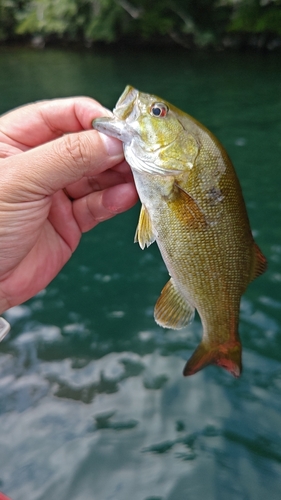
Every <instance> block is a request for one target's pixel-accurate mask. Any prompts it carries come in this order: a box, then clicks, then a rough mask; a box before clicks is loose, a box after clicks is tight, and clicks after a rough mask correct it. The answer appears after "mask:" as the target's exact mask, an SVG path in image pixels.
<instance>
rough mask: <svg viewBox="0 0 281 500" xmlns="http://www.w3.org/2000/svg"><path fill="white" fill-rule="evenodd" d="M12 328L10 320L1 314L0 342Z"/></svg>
mask: <svg viewBox="0 0 281 500" xmlns="http://www.w3.org/2000/svg"><path fill="white" fill-rule="evenodd" d="M10 329H11V326H10V324H9V323H8V321H7V320H6V319H5V318H2V317H1V316H0V342H1V341H2V340H3V339H4V338H5V337H6V335H7V334H8V333H9V331H10Z"/></svg>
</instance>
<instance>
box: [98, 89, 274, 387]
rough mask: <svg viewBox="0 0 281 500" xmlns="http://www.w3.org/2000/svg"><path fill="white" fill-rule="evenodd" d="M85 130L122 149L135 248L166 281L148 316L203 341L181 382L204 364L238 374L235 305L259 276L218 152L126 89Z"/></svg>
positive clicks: (226, 164) (208, 138)
mask: <svg viewBox="0 0 281 500" xmlns="http://www.w3.org/2000/svg"><path fill="white" fill-rule="evenodd" d="M93 127H94V129H96V130H98V131H99V132H101V133H104V134H107V135H109V136H112V137H116V138H118V139H120V141H122V142H123V148H124V156H125V158H126V160H127V162H128V164H129V165H130V167H131V170H132V173H133V177H134V181H135V185H136V189H137V191H138V194H139V198H140V201H141V204H142V206H141V211H140V216H139V221H138V225H137V230H136V234H135V241H136V242H138V243H139V245H140V247H141V248H142V249H144V248H145V247H149V245H151V244H152V243H153V242H154V241H156V243H157V245H158V247H159V250H160V253H161V255H162V258H163V260H164V263H165V265H166V267H167V270H168V273H169V276H170V279H169V281H168V282H167V284H166V285H165V286H164V288H163V290H162V292H161V294H160V296H159V298H158V300H157V302H156V304H155V308H154V318H155V321H156V323H157V324H159V325H160V326H162V327H164V328H170V329H174V330H177V329H181V328H184V327H185V326H186V325H188V324H189V323H190V322H191V321H192V320H193V318H194V314H195V311H197V313H198V314H199V317H200V319H201V323H202V328H203V335H202V340H201V342H200V343H199V345H198V347H197V348H196V349H195V351H194V353H193V354H192V356H191V357H190V359H189V360H188V361H187V363H186V365H185V368H184V371H183V374H184V375H185V376H187V375H192V374H194V373H196V372H198V371H199V370H201V369H202V368H204V367H206V366H207V365H209V364H214V365H218V366H220V367H222V368H224V369H225V370H227V371H228V372H230V373H231V374H232V375H233V376H234V377H239V376H240V374H241V371H242V346H241V341H240V336H239V332H238V326H239V311H240V301H241V296H242V294H243V293H244V292H245V290H246V288H247V286H248V285H249V283H251V282H252V281H253V280H254V279H255V278H257V277H258V276H260V275H261V274H262V273H263V272H264V271H265V270H266V266H267V263H266V258H265V257H264V255H263V254H262V252H261V250H260V249H259V247H258V245H257V244H256V243H255V241H254V239H253V236H252V232H251V228H250V223H249V218H248V215H247V211H246V206H245V201H244V198H243V194H242V190H241V186H240V183H239V180H238V177H237V175H236V173H235V170H234V167H233V164H232V162H231V160H230V158H229V156H228V154H227V152H226V150H225V148H224V147H223V146H222V144H221V143H220V142H219V140H218V139H217V138H216V137H215V136H214V135H213V134H212V132H210V131H209V130H208V129H207V128H206V127H205V126H204V125H202V124H201V123H200V122H199V121H197V120H196V119H195V118H193V117H192V116H190V115H188V114H187V113H185V112H184V111H181V110H180V109H178V108H176V107H175V106H173V105H172V104H170V103H168V102H166V101H165V100H164V99H162V98H160V97H158V96H155V95H152V94H147V93H143V92H140V91H138V90H137V89H135V88H134V87H132V86H129V85H128V86H127V87H126V88H125V90H124V92H123V93H122V95H121V96H120V98H119V100H118V101H117V104H116V106H115V108H114V109H113V116H112V117H102V118H97V119H95V120H94V121H93Z"/></svg>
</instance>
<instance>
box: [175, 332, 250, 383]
mask: <svg viewBox="0 0 281 500" xmlns="http://www.w3.org/2000/svg"><path fill="white" fill-rule="evenodd" d="M241 351H242V349H241V344H240V342H239V340H237V341H236V342H226V343H224V344H218V345H209V344H207V343H205V342H204V341H202V342H201V343H200V344H199V346H198V347H197V349H195V351H194V353H193V354H192V356H191V358H190V359H189V360H188V362H187V363H186V365H185V368H184V371H183V374H184V375H185V376H187V375H193V374H194V373H196V372H198V371H199V370H202V368H205V366H207V365H210V364H214V365H218V366H221V367H222V368H224V369H225V370H227V371H229V372H230V373H231V374H232V375H233V376H234V377H239V376H240V374H241V371H242V363H241Z"/></svg>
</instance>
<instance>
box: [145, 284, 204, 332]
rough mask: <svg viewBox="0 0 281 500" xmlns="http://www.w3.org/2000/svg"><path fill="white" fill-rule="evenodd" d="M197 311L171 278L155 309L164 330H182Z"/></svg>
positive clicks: (157, 319) (157, 318) (157, 320)
mask: <svg viewBox="0 0 281 500" xmlns="http://www.w3.org/2000/svg"><path fill="white" fill-rule="evenodd" d="M194 313H195V309H194V307H193V306H191V305H190V304H189V303H188V302H187V301H186V299H185V298H184V297H183V296H182V294H181V293H180V292H179V291H178V289H177V288H176V287H175V285H174V282H173V279H172V278H171V279H170V280H169V281H168V283H166V285H165V286H164V288H163V290H162V292H161V295H160V297H159V299H158V300H157V302H156V304H155V308H154V318H155V321H156V323H158V325H160V326H163V327H164V328H172V329H173V330H180V329H181V328H183V327H184V326H186V325H187V324H188V323H190V322H191V321H192V320H193V318H194Z"/></svg>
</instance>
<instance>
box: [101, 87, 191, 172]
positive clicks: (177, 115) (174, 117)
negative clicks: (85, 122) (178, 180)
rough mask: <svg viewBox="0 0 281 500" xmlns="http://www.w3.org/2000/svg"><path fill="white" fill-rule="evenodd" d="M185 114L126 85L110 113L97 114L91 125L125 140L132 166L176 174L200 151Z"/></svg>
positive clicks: (157, 98) (184, 169)
mask: <svg viewBox="0 0 281 500" xmlns="http://www.w3.org/2000/svg"><path fill="white" fill-rule="evenodd" d="M184 116H185V117H186V116H187V115H185V113H183V112H182V111H180V110H178V109H177V108H176V107H174V106H173V105H171V104H169V103H167V102H166V101H165V100H163V99H161V98H159V97H157V96H155V95H151V94H145V93H143V92H139V91H138V90H136V89H135V88H133V87H131V86H127V87H126V88H125V91H124V92H123V94H122V95H121V97H120V98H119V100H118V102H117V104H116V106H115V108H114V110H113V116H112V117H106V118H97V119H96V120H94V122H93V127H94V128H95V129H96V130H99V131H100V132H103V133H105V134H107V135H110V136H113V137H116V138H118V139H120V140H121V141H122V142H123V143H124V153H125V157H126V159H127V161H128V163H129V164H130V165H131V167H132V169H133V170H134V169H136V170H138V171H141V172H143V173H150V174H159V175H164V176H167V175H179V174H182V173H184V172H188V171H189V170H190V169H191V168H192V167H193V165H194V161H195V158H196V156H197V154H198V151H199V145H198V141H197V139H196V136H195V134H193V133H192V131H190V130H188V129H187V128H186V126H185V122H186V118H185V120H184V119H183V117H184Z"/></svg>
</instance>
